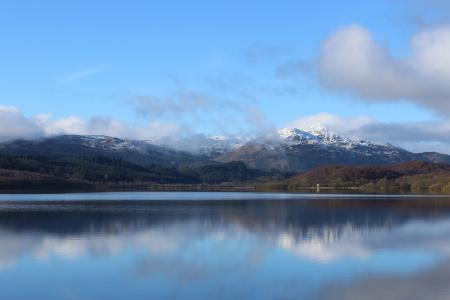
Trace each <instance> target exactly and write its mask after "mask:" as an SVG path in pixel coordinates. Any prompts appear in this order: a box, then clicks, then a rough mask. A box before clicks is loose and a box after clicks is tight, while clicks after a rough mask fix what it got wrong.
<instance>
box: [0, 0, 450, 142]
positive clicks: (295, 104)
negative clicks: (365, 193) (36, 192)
mask: <svg viewBox="0 0 450 300" xmlns="http://www.w3.org/2000/svg"><path fill="white" fill-rule="evenodd" d="M441 2H442V1H439V0H435V1H433V0H432V1H419V0H417V1H402V0H394V1H392V0H391V1H364V2H362V1H324V0H319V1H313V2H311V1H233V0H231V1H133V0H132V1H126V2H125V1H85V0H80V1H71V3H69V2H67V1H64V2H62V1H48V0H41V1H20V0H15V1H2V2H1V3H0V44H1V47H0V66H1V68H0V105H1V106H2V107H6V108H9V109H10V110H9V111H8V112H10V111H11V108H12V107H13V108H14V109H15V111H14V112H15V113H20V114H21V116H22V117H23V119H24V120H25V121H30V120H31V121H32V122H35V118H36V116H38V115H47V117H46V118H47V119H46V120H47V121H46V122H47V123H46V124H47V125H48V122H51V126H52V130H53V131H52V130H50V131H49V129H46V130H47V131H49V132H58V129H57V128H56V127H57V126H59V125H58V124H56V123H57V121H61V122H63V121H65V120H66V119H67V118H70V117H72V118H77V119H79V120H80V122H90V121H89V120H92V119H96V118H103V119H107V120H114V121H117V122H119V123H121V124H122V123H126V124H131V125H126V126H129V127H130V128H131V129H130V131H126V132H127V133H128V132H131V131H133V130H134V129H136V128H137V127H139V126H141V124H146V126H147V125H148V124H153V123H158V124H166V123H167V124H170V126H172V127H171V128H179V127H181V128H187V127H188V128H189V131H190V132H203V133H207V134H212V133H220V132H221V131H226V132H239V131H242V130H249V128H250V129H255V128H256V129H258V128H260V127H270V128H272V127H274V128H279V127H283V126H287V125H289V124H292V123H294V124H295V122H296V120H298V119H301V118H304V117H307V116H311V115H317V114H320V113H327V114H331V115H333V116H336V117H339V118H343V122H344V123H345V120H346V118H350V119H352V118H359V117H365V118H369V119H371V120H372V122H375V123H377V124H378V123H380V124H384V125H386V124H390V123H395V125H396V126H400V125H401V126H403V127H404V125H405V124H408V126H409V127H411V126H416V127H417V126H419V125H421V124H422V123H421V122H425V123H427V124H428V123H430V122H431V123H433V122H445V124H447V123H446V122H447V120H448V114H447V113H444V114H441V111H442V105H435V104H433V105H428V104H427V103H424V101H425V100H423V99H422V98H420V97H418V98H420V99H414V97H415V96H414V95H415V94H414V95H412V94H410V93H403V94H402V93H400V95H399V93H397V92H395V93H394V92H393V93H391V94H389V95H387V97H385V95H384V94H383V95H378V94H373V93H370V95H369V97H367V95H366V94H367V93H365V90H361V89H360V86H359V85H358V86H355V85H354V84H347V83H345V84H343V85H342V84H341V85H339V86H338V87H337V88H336V86H334V85H333V84H332V85H331V87H330V84H323V82H322V81H323V80H322V79H321V78H323V77H324V76H323V74H322V73H321V72H323V68H322V69H321V68H319V67H318V66H317V62H318V60H320V59H321V55H322V54H321V53H322V52H323V47H324V43H326V41H327V39H329V38H330V37H331V36H333V34H335V33H336V32H337V31H339V30H341V29H342V28H347V27H348V26H352V25H355V24H356V25H357V26H359V27H360V28H363V29H367V31H369V32H370V35H371V37H372V38H373V39H374V40H375V41H376V42H377V43H378V44H379V45H380V46H381V47H385V48H386V49H388V51H389V53H390V56H391V57H392V58H393V59H398V60H399V61H403V60H408V59H410V57H411V39H412V38H414V36H415V35H417V33H418V32H421V31H424V30H428V28H434V27H435V26H445V24H446V19H447V16H446V15H445V14H443V13H442V11H443V9H442V5H445V3H444V4H442V3H441ZM444 2H445V1H444ZM444 59H445V57H444ZM349 66H350V67H351V66H352V62H351V60H350V61H349ZM283 70H285V72H284V73H287V74H284V73H283ZM286 70H287V71H286ZM327 70H328V69H327ZM281 73H283V74H281ZM328 75H329V73H327V74H326V76H328ZM339 76H344V77H345V76H347V75H346V72H345V69H344V72H342V74H340V75H339ZM328 77H329V76H328ZM328 77H326V78H328ZM327 80H328V79H327ZM358 84H359V83H358ZM370 84H371V82H370V83H369V85H370ZM381 88H384V86H381ZM186 94H189V95H193V94H194V95H197V96H198V95H200V96H201V97H202V101H200V103H199V101H194V102H193V101H186V97H185V96H180V95H186ZM385 98H386V99H385ZM411 98H413V99H411ZM136 99H139V101H136ZM446 99H447V98H445V100H442V101H446ZM439 101H441V100H439ZM442 101H441V102H442ZM143 102H146V104H145V105H137V104H136V103H140V104H142V103H143ZM433 103H434V102H433ZM155 105H157V108H158V109H156V112H155ZM197 105H198V106H199V107H197ZM162 106H164V108H162ZM232 106H236V107H235V108H232V109H230V108H229V107H232ZM143 107H144V108H143ZM152 110H153V111H152ZM243 111H245V112H246V113H245V116H244V114H243V115H242V116H239V117H237V116H238V115H239V114H240V113H242V112H243ZM247 112H249V113H247ZM205 114H206V115H207V118H205V117H203V116H204V115H205ZM50 115H51V116H50ZM249 116H250V117H249ZM230 118H231V119H232V121H227V120H228V119H230ZM234 118H236V119H234ZM218 119H222V120H221V121H217V120H218ZM255 119H258V120H256V121H255ZM50 120H51V121H50ZM55 122H56V123H55ZM61 122H60V123H61ZM262 122H264V123H267V124H270V125H267V126H265V125H262ZM41 123H42V122H41ZM41 123H40V124H41ZM64 124H68V123H67V122H66V123H64ZM414 124H415V125H414ZM433 124H435V123H433ZM38 126H41V125H38ZM48 126H50V125H48ZM433 126H434V127H435V125H433ZM433 126H432V127H433ZM234 127H236V128H235V130H234ZM338 127H339V126H338ZM403 127H402V128H403ZM419 127H423V126H419ZM127 128H128V127H127ZM150 128H156V127H151V126H150ZM158 128H159V127H158ZM224 129H226V130H224ZM338 129H339V128H338ZM61 131H62V132H65V131H67V127H64V130H62V129H61ZM69 131H70V130H69ZM97 131H98V130H97ZM97 131H96V133H98V132H97ZM105 131H106V132H105V133H110V132H111V130H105ZM125 135H126V134H125ZM128 135H130V134H128ZM369 135H370V134H369ZM424 135H425V133H424ZM437 136H438V137H436V138H434V140H431V141H430V140H429V139H428V140H425V141H420V142H421V143H422V144H423V142H424V143H425V144H426V145H427V146H428V145H429V142H433V143H434V144H436V143H438V144H440V146H439V147H440V148H439V149H447V148H446V147H447V145H446V144H447V141H446V140H445V139H444V140H442V139H439V137H441V136H445V134H443V133H439V134H438V135H437ZM375 138H380V139H383V138H385V137H383V136H382V137H380V136H375ZM386 139H393V140H394V141H397V140H398V142H399V143H404V144H405V145H406V144H407V143H411V142H414V141H408V140H402V139H398V138H397V140H395V138H392V137H386ZM421 147H422V146H421ZM413 148H414V147H413ZM419 148H420V147H417V149H418V150H419ZM420 149H421V148H420Z"/></svg>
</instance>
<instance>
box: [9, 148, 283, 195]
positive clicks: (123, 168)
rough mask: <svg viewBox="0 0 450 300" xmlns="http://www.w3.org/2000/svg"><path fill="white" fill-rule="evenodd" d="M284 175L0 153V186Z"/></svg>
mask: <svg viewBox="0 0 450 300" xmlns="http://www.w3.org/2000/svg"><path fill="white" fill-rule="evenodd" d="M276 178H278V179H280V178H283V174H281V173H276V174H271V173H267V172H262V171H258V170H250V169H248V168H247V167H246V165H245V164H244V163H242V162H230V163H226V164H214V165H204V166H199V167H183V168H174V167H164V166H159V165H149V166H142V165H137V164H133V163H130V162H128V161H126V160H123V159H120V158H110V157H104V156H62V157H45V156H8V155H0V189H3V190H6V189H20V190H30V189H51V190H59V189H75V190H79V189H85V190H90V189H98V188H106V189H114V188H124V189H125V188H135V187H143V188H145V187H147V186H150V185H171V184H172V185H173V184H183V185H195V184H222V183H233V184H239V183H243V182H250V181H267V180H273V179H276Z"/></svg>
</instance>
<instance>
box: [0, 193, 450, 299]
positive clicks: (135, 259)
mask: <svg viewBox="0 0 450 300" xmlns="http://www.w3.org/2000/svg"><path fill="white" fill-rule="evenodd" d="M449 275H450V199H449V200H447V199H432V198H424V199H420V198H414V199H408V198H398V199H396V198H389V199H382V198H374V199H364V200H362V199H358V198H355V197H353V198H351V199H337V198H336V199H333V198H325V199H320V200H317V199H313V198H311V197H308V198H306V199H298V200H295V199H289V200H268V199H263V200H261V199H260V200H255V201H252V200H245V201H243V200H239V199H236V200H235V201H229V199H228V200H227V201H220V200H215V201H187V200H183V201H128V202H127V201H106V202H105V201H102V202H98V201H82V202H55V201H51V202H45V201H39V202H30V201H28V202H27V201H18V202H15V201H11V202H8V201H3V202H0V291H1V292H0V293H1V295H2V297H1V299H49V300H52V299H87V300H89V299H448V298H450V285H449V284H448V278H449Z"/></svg>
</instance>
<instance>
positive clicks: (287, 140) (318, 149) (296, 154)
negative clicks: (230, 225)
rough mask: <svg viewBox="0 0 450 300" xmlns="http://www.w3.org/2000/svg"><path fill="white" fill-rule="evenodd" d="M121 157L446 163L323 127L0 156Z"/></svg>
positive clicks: (5, 147)
mask: <svg viewBox="0 0 450 300" xmlns="http://www.w3.org/2000/svg"><path fill="white" fill-rule="evenodd" d="M1 154H3V155H27V156H44V157H49V156H52V157H61V156H96V155H101V156H105V157H110V158H120V159H123V160H124V161H127V162H130V163H133V164H138V165H143V166H149V165H153V164H156V165H160V166H163V167H177V168H183V167H200V166H205V165H214V164H216V165H220V164H223V163H230V162H234V161H242V162H244V163H245V164H246V165H247V167H248V168H250V169H259V170H263V171H272V170H277V171H283V172H304V171H308V170H311V169H314V168H317V167H321V166H328V165H350V166H357V165H384V164H394V163H402V162H410V161H425V162H435V163H450V156H449V155H445V154H440V153H435V152H425V153H412V152H410V151H407V150H405V149H402V148H399V147H396V146H393V145H391V144H382V143H373V142H370V141H368V140H366V139H364V138H354V137H344V136H341V135H338V134H335V133H333V132H331V131H330V130H328V129H327V128H323V127H319V128H317V127H316V128H304V129H297V128H284V129H281V130H279V131H277V132H275V133H273V134H268V135H265V136H261V137H259V138H245V137H231V138H230V137H225V136H214V137H205V136H192V137H189V138H177V137H171V138H169V139H167V138H166V139H163V140H158V141H136V140H127V139H120V138H114V137H107V136H82V135H62V136H55V137H50V138H44V139H37V140H16V141H11V142H5V143H0V155H1Z"/></svg>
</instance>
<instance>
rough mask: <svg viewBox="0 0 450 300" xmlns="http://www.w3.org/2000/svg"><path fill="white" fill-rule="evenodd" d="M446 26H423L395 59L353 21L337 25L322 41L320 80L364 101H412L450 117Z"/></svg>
mask: <svg viewBox="0 0 450 300" xmlns="http://www.w3.org/2000/svg"><path fill="white" fill-rule="evenodd" d="M448 53H450V26H439V27H433V28H427V29H423V30H422V31H420V32H418V33H417V34H416V35H415V36H414V37H413V38H412V40H411V55H409V56H407V57H401V58H397V57H394V56H393V55H391V54H390V51H389V49H388V48H387V47H386V46H385V45H382V44H380V43H378V42H377V41H376V40H375V39H374V37H373V36H372V35H371V33H370V32H369V31H368V30H367V29H366V28H364V27H362V26H359V25H351V26H347V27H343V28H341V29H340V30H338V31H337V32H335V33H334V34H333V35H332V36H330V37H329V38H328V39H327V40H326V41H325V42H324V44H323V46H322V51H321V54H320V57H319V59H318V61H317V71H318V75H319V78H320V82H321V83H322V85H323V86H324V87H326V88H328V89H330V90H332V91H336V92H348V93H350V94H354V95H356V96H358V97H360V98H361V99H363V100H366V101H413V102H414V103H416V104H419V105H422V106H425V107H428V108H431V109H432V110H434V111H435V112H438V113H440V114H443V115H446V116H450V55H449V54H448Z"/></svg>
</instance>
